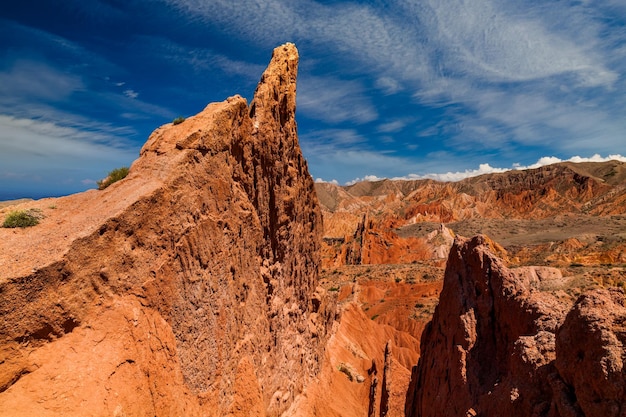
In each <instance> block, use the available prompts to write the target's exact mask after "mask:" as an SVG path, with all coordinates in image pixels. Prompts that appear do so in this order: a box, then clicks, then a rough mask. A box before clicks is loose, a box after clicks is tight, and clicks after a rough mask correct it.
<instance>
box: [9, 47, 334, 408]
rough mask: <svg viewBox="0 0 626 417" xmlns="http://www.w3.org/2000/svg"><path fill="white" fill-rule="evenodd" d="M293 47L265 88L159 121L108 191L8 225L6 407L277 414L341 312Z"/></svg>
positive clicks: (305, 378) (49, 204)
mask: <svg viewBox="0 0 626 417" xmlns="http://www.w3.org/2000/svg"><path fill="white" fill-rule="evenodd" d="M297 67H298V53H297V50H296V48H295V46H294V45H292V44H285V45H283V46H281V47H279V48H276V49H275V50H274V54H273V56H272V60H271V62H270V64H269V66H268V68H267V69H266V71H265V72H264V74H263V76H262V78H261V82H260V83H259V85H258V87H257V89H256V92H255V95H254V99H253V100H252V102H251V104H250V105H249V106H248V105H247V103H246V100H245V99H243V98H241V97H239V96H234V97H231V98H229V99H228V100H226V101H224V102H222V103H214V104H210V105H209V106H207V107H206V108H205V109H204V110H203V111H202V112H200V113H199V114H198V115H196V116H193V117H190V118H188V119H187V120H185V121H184V122H183V123H181V124H179V125H176V126H174V125H172V124H168V125H164V126H162V127H160V128H158V129H157V130H156V131H155V132H154V133H153V134H152V135H151V136H150V138H149V140H148V142H147V143H146V144H145V145H144V147H143V149H142V150H141V156H140V158H139V159H137V160H136V161H135V162H134V164H133V165H132V167H131V170H130V174H129V175H128V177H127V178H126V179H124V180H122V181H120V182H118V183H115V184H113V185H112V186H110V187H109V188H107V189H106V190H104V191H95V190H92V191H87V192H85V193H80V194H76V195H72V196H68V197H63V198H59V199H55V200H40V201H36V202H30V203H25V204H27V205H28V207H29V208H40V209H41V210H42V212H43V214H44V215H45V218H44V219H43V221H42V222H41V224H40V225H38V226H36V227H32V228H27V229H17V230H16V229H0V274H1V275H0V294H1V297H0V336H1V337H0V355H1V356H0V359H1V360H0V415H11V416H20V415H24V416H26V415H28V416H33V415H37V416H46V415H55V416H57V415H64V416H68V415H85V413H86V412H87V413H88V414H90V415H109V416H110V415H115V416H121V415H126V416H131V415H158V416H170V415H187V416H191V415H207V416H211V415H215V416H223V415H232V416H248V415H255V416H262V415H279V414H280V413H282V412H283V411H285V410H286V409H287V408H288V407H289V406H290V404H291V403H292V402H293V401H294V398H296V397H297V396H298V395H299V394H300V393H301V392H302V390H303V388H304V386H305V385H306V384H307V382H309V381H310V380H312V379H313V378H314V377H315V375H316V374H317V373H318V372H319V369H320V361H319V360H320V358H321V357H322V355H323V352H324V344H325V342H326V339H327V337H328V334H329V330H330V327H329V326H330V325H331V324H332V320H331V318H332V315H333V314H334V313H333V311H334V310H333V307H332V303H329V302H328V301H327V297H326V295H325V292H324V290H323V289H322V288H321V287H318V269H319V265H320V256H319V245H320V236H321V214H320V210H319V207H318V203H317V197H316V195H315V190H314V186H313V181H312V179H311V177H310V175H309V173H308V170H307V164H306V161H305V160H304V158H303V157H302V154H301V151H300V148H299V145H298V141H297V129H296V122H295V119H294V112H295V92H296V74H297Z"/></svg>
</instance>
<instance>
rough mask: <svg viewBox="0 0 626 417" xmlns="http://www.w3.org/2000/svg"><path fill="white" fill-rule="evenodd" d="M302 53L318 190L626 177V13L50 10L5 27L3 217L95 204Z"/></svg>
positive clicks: (561, 6) (161, 5) (16, 14)
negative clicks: (160, 145) (177, 130)
mask: <svg viewBox="0 0 626 417" xmlns="http://www.w3.org/2000/svg"><path fill="white" fill-rule="evenodd" d="M284 42H294V43H295V44H296V45H297V46H298V49H299V52H300V72H299V78H298V101H297V103H298V109H297V115H296V117H297V121H298V128H299V134H300V143H301V146H302V149H303V152H304V155H305V157H306V158H307V159H308V161H309V170H310V171H311V174H312V175H313V177H314V178H321V179H323V180H326V181H332V180H335V181H338V182H339V183H341V184H345V183H348V182H350V181H354V180H356V179H365V178H367V179H374V178H382V177H389V178H395V177H406V178H423V177H431V178H439V179H447V180H455V179H459V178H462V177H464V176H467V175H475V174H478V173H484V172H494V171H496V172H497V171H499V170H505V169H512V168H513V169H514V168H520V167H533V166H539V165H542V164H545V163H548V162H555V161H558V160H566V159H570V158H572V157H580V158H581V159H580V160H585V159H586V158H594V159H595V160H602V159H606V158H619V159H622V160H625V158H624V157H623V156H621V155H624V154H625V153H626V151H625V149H626V147H625V144H626V2H624V0H604V1H602V2H592V1H587V0H579V1H567V0H561V1H519V0H421V1H410V0H398V1H370V2H354V1H339V0H327V1H318V2H316V1H307V0H303V1H274V0H268V1H259V0H241V1H232V0H231V1H225V0H224V1H222V0H210V1H209V0H108V1H105V0H98V1H96V0H64V1H62V2H53V1H51V0H45V1H38V0H32V1H28V2H9V3H7V4H5V5H3V7H2V9H1V10H0V199H7V198H18V197H42V196H48V195H62V194H68V193H72V192H77V191H81V190H84V189H87V188H93V187H95V180H97V179H100V178H102V177H104V176H105V175H106V173H107V172H108V171H109V170H111V169H113V168H116V167H119V166H122V165H128V164H130V163H131V162H132V161H133V160H134V159H135V158H136V157H137V156H138V152H139V149H140V148H141V146H142V144H143V143H144V142H145V141H146V139H147V138H148V136H149V134H150V133H151V132H152V131H153V130H154V129H155V128H156V127H158V126H160V125H162V124H164V123H168V122H171V120H172V119H173V118H175V117H177V116H179V115H183V116H189V115H193V114H195V113H197V112H199V111H200V110H202V109H203V108H204V107H205V105H206V104H208V103H209V102H214V101H222V100H224V99H226V98H227V97H228V96H231V95H234V94H241V95H242V96H244V97H246V98H248V100H250V99H251V97H252V94H253V92H254V88H255V86H256V84H257V82H258V80H259V78H260V76H261V73H262V71H263V69H264V68H265V66H266V65H267V63H268V62H269V59H270V57H271V51H272V49H273V48H274V47H276V46H278V45H280V44H282V43H284ZM594 155H595V156H594Z"/></svg>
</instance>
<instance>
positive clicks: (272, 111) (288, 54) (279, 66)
mask: <svg viewBox="0 0 626 417" xmlns="http://www.w3.org/2000/svg"><path fill="white" fill-rule="evenodd" d="M298 61H299V57H298V50H297V49H296V46H295V45H294V44H292V43H286V44H284V45H282V46H279V47H277V48H276V49H274V52H273V54H272V60H271V61H270V63H269V65H268V66H267V69H266V70H265V72H264V73H263V75H262V76H261V81H259V85H258V86H257V88H256V91H255V92H254V99H253V100H252V103H251V104H250V117H251V118H252V119H254V121H255V127H256V128H259V125H260V124H263V123H270V124H271V125H273V126H272V127H274V128H279V129H280V130H283V131H284V130H287V129H288V128H291V127H293V128H295V116H294V115H295V111H296V78H297V75H298ZM288 125H289V126H288Z"/></svg>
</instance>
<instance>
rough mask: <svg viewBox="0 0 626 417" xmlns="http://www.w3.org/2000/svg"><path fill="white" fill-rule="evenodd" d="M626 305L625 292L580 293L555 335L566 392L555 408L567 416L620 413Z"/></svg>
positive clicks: (624, 395) (625, 403)
mask: <svg viewBox="0 0 626 417" xmlns="http://www.w3.org/2000/svg"><path fill="white" fill-rule="evenodd" d="M625 302H626V300H625V299H624V293H623V292H622V291H618V290H615V289H611V290H604V289H598V290H594V291H591V292H589V293H587V294H584V295H582V296H581V297H580V298H579V299H578V301H577V302H576V305H575V306H574V308H573V309H572V310H571V311H570V312H569V313H568V315H567V317H566V318H565V322H564V323H563V325H562V326H561V328H560V329H559V331H558V332H557V338H556V368H557V370H558V371H559V374H560V375H561V378H562V379H563V381H564V385H565V390H564V391H565V392H564V394H566V395H561V396H559V397H558V400H559V402H558V406H559V408H560V409H566V410H568V411H570V415H576V416H607V417H617V416H621V415H624V410H626V369H625V368H624V363H625V362H626V348H625V346H626V327H625V326H624V325H625V323H626V308H625ZM574 411H575V412H576V413H575V414H574V413H573V412H574ZM562 415H568V414H566V413H562Z"/></svg>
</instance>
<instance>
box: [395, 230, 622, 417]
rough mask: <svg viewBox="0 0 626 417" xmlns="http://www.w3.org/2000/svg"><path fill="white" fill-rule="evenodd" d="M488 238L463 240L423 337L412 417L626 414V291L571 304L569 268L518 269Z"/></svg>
mask: <svg viewBox="0 0 626 417" xmlns="http://www.w3.org/2000/svg"><path fill="white" fill-rule="evenodd" d="M492 246H493V243H492V242H490V241H489V240H488V239H487V238H485V237H483V236H477V237H475V238H473V239H471V240H468V239H460V238H459V239H457V240H456V241H455V244H454V245H453V247H452V250H451V252H450V257H449V259H448V265H447V268H446V272H445V277H444V284H443V289H442V292H441V298H440V301H439V305H438V307H437V309H436V310H435V314H434V316H433V320H432V322H431V323H430V324H429V325H428V326H427V327H426V329H425V330H424V333H423V335H422V339H421V357H420V360H419V364H418V366H417V367H416V368H415V369H414V372H413V376H412V382H411V387H410V388H409V395H408V397H407V403H406V414H407V415H408V416H420V417H427V416H440V415H446V416H462V417H465V416H485V417H487V416H502V415H506V416H520V417H521V416H553V417H557V416H618V415H624V414H623V413H624V410H626V398H625V392H626V391H625V389H626V375H625V373H624V367H623V363H624V359H625V350H624V345H623V343H624V339H625V333H624V322H625V321H626V309H625V308H624V294H623V292H622V291H621V290H603V289H597V290H593V291H591V292H589V293H587V294H585V295H583V296H581V297H580V298H579V299H578V301H577V302H576V304H575V306H574V307H573V308H572V309H571V311H569V313H568V310H569V308H570V305H569V304H567V303H565V302H562V301H559V299H558V298H557V297H555V296H554V295H553V294H550V293H548V292H546V291H542V290H541V288H542V286H545V285H546V284H547V283H548V282H549V281H558V280H561V279H562V277H561V275H560V272H559V271H558V270H555V269H551V268H530V267H527V268H520V269H518V270H514V269H508V268H506V267H505V266H504V264H503V262H502V261H501V260H500V259H498V258H497V257H496V256H495V255H494V254H493V251H492Z"/></svg>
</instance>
